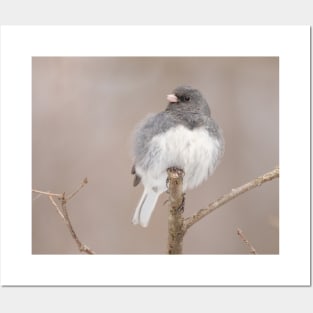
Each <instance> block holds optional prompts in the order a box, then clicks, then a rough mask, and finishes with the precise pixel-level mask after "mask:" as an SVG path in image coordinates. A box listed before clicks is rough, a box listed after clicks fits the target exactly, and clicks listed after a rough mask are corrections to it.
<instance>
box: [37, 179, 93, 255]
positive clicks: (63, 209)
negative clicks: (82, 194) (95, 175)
mask: <svg viewBox="0 0 313 313" xmlns="http://www.w3.org/2000/svg"><path fill="white" fill-rule="evenodd" d="M87 183H88V180H87V178H85V179H84V180H83V181H82V182H81V183H80V185H79V186H78V188H76V190H75V191H73V192H72V193H71V194H70V195H69V196H68V197H66V196H65V192H64V193H62V194H58V193H51V192H47V191H41V190H37V189H33V190H32V191H33V192H35V193H38V194H41V195H46V196H48V198H49V200H50V202H51V203H52V205H53V206H54V207H55V209H56V210H57V212H58V214H59V215H60V216H61V218H62V219H63V221H64V222H65V224H66V226H67V228H68V229H69V231H70V234H71V236H72V237H73V239H74V240H75V242H76V244H77V246H78V249H79V251H80V252H82V253H87V254H95V252H94V251H92V250H91V249H90V248H88V247H87V246H86V245H85V244H83V243H82V242H81V241H80V240H79V238H78V236H77V234H76V232H75V230H74V228H73V225H72V222H71V220H70V217H69V215H68V211H67V203H68V201H69V200H70V199H72V198H73V197H74V196H75V195H76V194H77V193H78V192H79V191H80V190H81V189H82V188H83V187H84V186H85V185H86V184H87ZM53 197H57V199H58V201H59V202H61V207H60V206H59V205H58V204H57V203H56V201H55V200H54V198H53Z"/></svg>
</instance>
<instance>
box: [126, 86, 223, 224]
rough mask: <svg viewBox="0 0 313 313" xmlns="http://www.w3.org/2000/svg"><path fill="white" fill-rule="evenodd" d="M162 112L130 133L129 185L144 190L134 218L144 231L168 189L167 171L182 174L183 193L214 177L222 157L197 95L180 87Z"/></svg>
mask: <svg viewBox="0 0 313 313" xmlns="http://www.w3.org/2000/svg"><path fill="white" fill-rule="evenodd" d="M166 99H167V102H168V104H167V107H166V108H165V110H164V111H162V112H159V113H155V114H150V115H148V116H146V117H145V118H144V119H143V120H142V121H141V122H140V123H139V124H138V125H137V127H136V128H135V130H134V134H133V166H132V169H131V174H133V175H134V181H133V185H134V186H137V185H138V184H139V183H140V182H141V183H142V184H143V187H144V190H143V194H142V196H141V199H140V201H139V203H138V205H137V207H136V209H135V213H134V215H133V218H132V223H133V224H134V225H141V226H142V227H147V226H148V224H149V221H150V218H151V215H152V213H153V210H154V208H155V206H156V202H157V200H158V198H159V196H160V195H161V194H162V193H163V192H165V191H166V190H167V169H169V168H177V169H180V170H182V171H183V172H184V177H183V192H185V191H186V190H187V189H193V188H195V187H197V186H198V185H200V184H201V183H202V182H204V181H205V180H206V179H207V178H208V176H210V175H212V174H213V172H214V170H215V169H216V167H217V165H218V164H219V163H220V160H221V158H222V156H223V154H224V146H225V143H224V137H223V132H222V129H221V128H220V127H219V126H218V124H217V123H216V122H215V121H214V119H213V118H212V117H211V110H210V108H209V105H208V103H207V101H206V100H205V98H204V97H203V95H202V94H201V92H200V91H199V90H198V89H195V88H193V87H191V86H179V87H177V88H175V89H174V90H173V92H172V93H170V94H169V95H167V97H166Z"/></svg>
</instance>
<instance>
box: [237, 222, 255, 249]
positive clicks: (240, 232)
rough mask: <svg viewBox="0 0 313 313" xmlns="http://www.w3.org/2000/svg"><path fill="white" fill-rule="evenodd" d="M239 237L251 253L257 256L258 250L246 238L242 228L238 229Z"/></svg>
mask: <svg viewBox="0 0 313 313" xmlns="http://www.w3.org/2000/svg"><path fill="white" fill-rule="evenodd" d="M237 235H238V236H239V238H240V239H241V240H242V241H243V243H244V244H245V245H246V246H247V247H248V249H249V253H250V254H256V250H255V249H254V247H253V246H252V244H251V243H250V242H249V240H248V239H247V238H246V237H245V235H244V233H243V231H242V230H241V229H240V228H237Z"/></svg>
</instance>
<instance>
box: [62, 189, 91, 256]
mask: <svg viewBox="0 0 313 313" xmlns="http://www.w3.org/2000/svg"><path fill="white" fill-rule="evenodd" d="M79 189H81V188H79ZM66 204H67V199H66V197H65V193H63V197H62V200H61V205H62V211H63V214H64V221H65V223H66V225H67V227H68V229H69V231H70V233H71V235H72V237H73V239H74V240H75V242H76V244H77V246H78V249H79V251H80V252H84V253H87V254H94V252H93V251H92V250H91V249H89V248H88V247H87V246H86V245H84V244H83V243H82V242H81V241H80V240H79V238H78V236H77V235H76V232H75V231H74V228H73V226H72V222H71V220H70V217H69V215H68V212H67V208H66Z"/></svg>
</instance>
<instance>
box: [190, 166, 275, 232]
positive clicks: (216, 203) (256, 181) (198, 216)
mask: <svg viewBox="0 0 313 313" xmlns="http://www.w3.org/2000/svg"><path fill="white" fill-rule="evenodd" d="M277 177H279V167H277V168H275V169H274V170H272V171H270V172H268V173H265V174H264V175H262V176H259V177H257V178H255V179H253V180H252V181H250V182H248V183H246V184H244V185H242V186H240V187H238V188H234V189H232V191H231V192H230V193H228V194H225V195H223V196H221V197H220V198H218V199H217V200H215V201H214V202H212V203H210V204H209V205H208V207H207V208H205V209H201V210H199V211H198V212H197V213H195V214H194V215H192V216H190V217H187V218H185V220H184V227H185V229H186V230H188V229H189V228H190V227H191V226H192V225H194V224H195V223H196V222H198V221H200V220H201V219H202V218H204V217H205V216H206V215H208V214H209V213H212V212H213V211H215V210H216V209H217V208H219V207H220V206H222V205H223V204H225V203H227V202H229V201H230V200H232V199H234V198H236V197H238V196H239V195H241V194H243V193H245V192H247V191H249V190H251V189H254V188H256V187H259V186H261V185H262V184H264V183H266V182H268V181H271V180H273V179H275V178H277Z"/></svg>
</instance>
